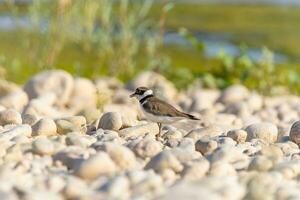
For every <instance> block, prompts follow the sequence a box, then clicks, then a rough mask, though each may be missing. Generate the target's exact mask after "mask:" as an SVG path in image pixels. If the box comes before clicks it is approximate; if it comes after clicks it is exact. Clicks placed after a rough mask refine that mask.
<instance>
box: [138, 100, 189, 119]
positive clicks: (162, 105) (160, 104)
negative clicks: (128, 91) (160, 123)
mask: <svg viewBox="0 0 300 200" xmlns="http://www.w3.org/2000/svg"><path fill="white" fill-rule="evenodd" d="M143 107H144V109H146V110H147V111H148V112H149V113H152V114H154V115H155V114H156V115H163V116H170V117H187V118H189V115H187V114H185V113H183V112H180V111H179V110H177V109H176V108H174V107H173V106H171V105H170V104H168V103H166V102H164V101H162V100H160V99H157V98H155V97H150V98H148V99H147V101H146V103H144V104H143Z"/></svg>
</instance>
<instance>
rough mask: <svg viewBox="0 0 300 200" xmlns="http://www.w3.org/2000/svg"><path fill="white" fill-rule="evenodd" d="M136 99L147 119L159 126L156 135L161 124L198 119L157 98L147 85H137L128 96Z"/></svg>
mask: <svg viewBox="0 0 300 200" xmlns="http://www.w3.org/2000/svg"><path fill="white" fill-rule="evenodd" d="M132 97H135V98H137V99H138V101H139V104H140V106H141V109H142V111H143V113H144V114H145V116H146V118H147V119H148V120H149V121H152V122H156V123H157V125H158V128H159V132H158V135H157V137H160V134H161V128H162V124H171V123H174V122H176V121H179V120H182V119H190V120H200V119H199V118H197V117H195V116H193V115H191V114H188V113H184V112H181V111H179V110H177V109H176V108H175V107H173V106H172V105H170V104H169V103H167V102H165V101H163V100H161V99H159V98H157V97H156V96H155V95H154V93H153V90H151V89H149V88H147V87H138V88H136V90H135V92H134V93H133V94H131V95H130V98H132Z"/></svg>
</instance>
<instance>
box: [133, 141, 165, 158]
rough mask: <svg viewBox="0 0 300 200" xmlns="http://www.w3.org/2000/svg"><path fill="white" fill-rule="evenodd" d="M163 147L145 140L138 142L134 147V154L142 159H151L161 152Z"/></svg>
mask: <svg viewBox="0 0 300 200" xmlns="http://www.w3.org/2000/svg"><path fill="white" fill-rule="evenodd" d="M162 148H163V145H162V144H161V143H160V142H158V141H156V140H151V139H145V140H142V141H140V142H139V143H138V144H137V145H136V146H135V147H134V151H135V152H136V154H137V155H138V156H140V157H142V158H147V157H149V158H152V157H153V156H155V155H156V154H158V153H159V152H161V151H162Z"/></svg>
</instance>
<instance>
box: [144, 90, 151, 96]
mask: <svg viewBox="0 0 300 200" xmlns="http://www.w3.org/2000/svg"><path fill="white" fill-rule="evenodd" d="M151 94H153V91H152V90H151V89H149V90H146V92H144V94H143V96H147V95H151Z"/></svg>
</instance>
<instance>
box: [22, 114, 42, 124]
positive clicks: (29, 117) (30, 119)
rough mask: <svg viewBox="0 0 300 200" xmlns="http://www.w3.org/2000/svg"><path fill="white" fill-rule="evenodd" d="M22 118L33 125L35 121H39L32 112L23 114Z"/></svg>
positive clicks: (24, 121) (24, 122)
mask: <svg viewBox="0 0 300 200" xmlns="http://www.w3.org/2000/svg"><path fill="white" fill-rule="evenodd" d="M22 120H23V124H28V125H30V126H32V125H33V124H34V123H36V122H37V120H38V118H37V117H36V116H35V115H32V114H23V115H22Z"/></svg>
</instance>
